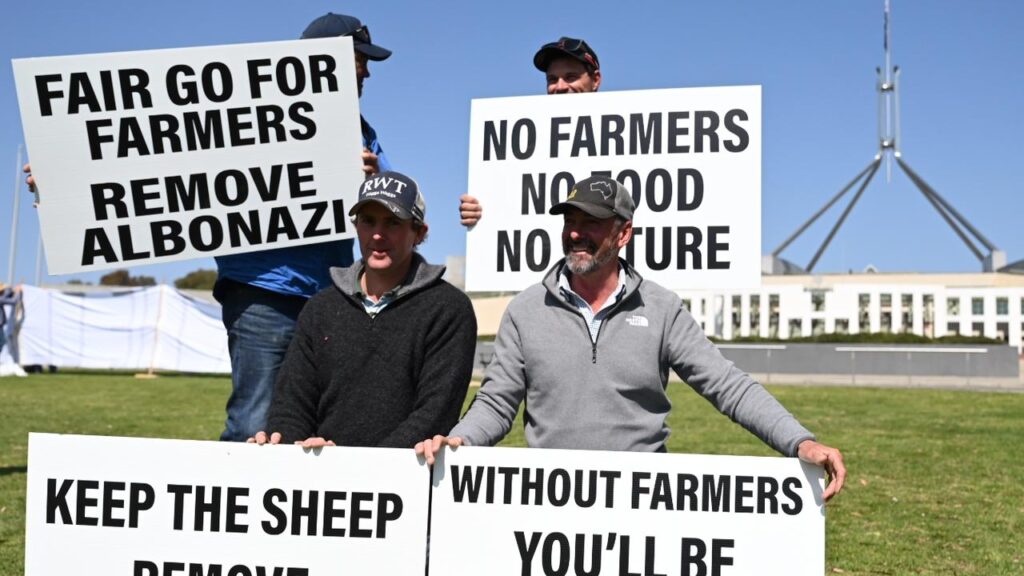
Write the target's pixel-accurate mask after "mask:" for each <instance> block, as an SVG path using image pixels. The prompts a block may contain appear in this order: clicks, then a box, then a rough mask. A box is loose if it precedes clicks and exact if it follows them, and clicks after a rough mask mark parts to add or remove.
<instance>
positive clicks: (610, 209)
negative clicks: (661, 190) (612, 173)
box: [548, 176, 636, 220]
mask: <svg viewBox="0 0 1024 576" xmlns="http://www.w3.org/2000/svg"><path fill="white" fill-rule="evenodd" d="M570 206H573V207H575V208H579V209H580V210H583V211H584V212H586V213H587V214H590V215H591V216H593V217H595V218H601V219H605V218H611V217H612V216H619V217H620V218H622V219H624V220H632V219H633V210H634V209H635V208H636V205H635V204H634V203H633V195H632V194H630V193H629V190H626V187H625V186H623V185H622V184H621V183H620V182H619V181H618V180H615V179H614V178H609V177H607V176H591V177H590V178H586V179H584V180H580V181H579V182H577V183H576V185H575V186H573V187H572V191H571V192H569V195H568V196H566V197H565V202H561V203H559V204H555V205H554V206H552V207H551V210H548V213H549V214H564V213H565V211H566V210H567V209H568V208H569V207H570Z"/></svg>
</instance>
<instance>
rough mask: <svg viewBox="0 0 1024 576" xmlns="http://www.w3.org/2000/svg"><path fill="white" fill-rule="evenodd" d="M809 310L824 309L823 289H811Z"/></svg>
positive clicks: (818, 310)
mask: <svg viewBox="0 0 1024 576" xmlns="http://www.w3.org/2000/svg"><path fill="white" fill-rule="evenodd" d="M811 310H813V311H815V312H824V311H825V291H824V290H811Z"/></svg>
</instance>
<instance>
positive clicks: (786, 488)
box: [782, 477, 804, 516]
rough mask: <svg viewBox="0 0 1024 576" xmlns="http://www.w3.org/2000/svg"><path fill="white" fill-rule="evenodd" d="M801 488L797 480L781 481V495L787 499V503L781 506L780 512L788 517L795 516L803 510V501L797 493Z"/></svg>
mask: <svg viewBox="0 0 1024 576" xmlns="http://www.w3.org/2000/svg"><path fill="white" fill-rule="evenodd" d="M802 486H803V484H801V483H800V479H799V478H793V477H789V478H786V479H785V480H783V481H782V493H783V494H785V495H786V496H787V497H788V498H789V502H788V503H783V504H782V511H783V512H785V513H786V514H789V515H790V516H796V515H797V514H799V513H800V511H801V510H803V509H804V501H803V499H801V498H800V494H798V493H797V489H799V488H801V487H802Z"/></svg>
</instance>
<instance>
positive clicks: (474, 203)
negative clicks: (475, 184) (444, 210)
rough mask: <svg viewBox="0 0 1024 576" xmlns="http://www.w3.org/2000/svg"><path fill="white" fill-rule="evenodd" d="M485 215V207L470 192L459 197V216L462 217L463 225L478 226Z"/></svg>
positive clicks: (468, 226)
mask: <svg viewBox="0 0 1024 576" xmlns="http://www.w3.org/2000/svg"><path fill="white" fill-rule="evenodd" d="M483 215H484V209H483V208H482V207H481V206H480V201H479V200H477V199H476V198H475V197H473V196H470V195H469V194H463V195H462V196H460V197H459V216H460V217H461V218H462V225H463V226H465V227H467V228H470V227H473V226H476V223H477V222H479V221H480V218H481V217H482V216H483Z"/></svg>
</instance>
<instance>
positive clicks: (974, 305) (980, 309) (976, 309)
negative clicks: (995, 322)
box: [971, 298, 985, 316]
mask: <svg viewBox="0 0 1024 576" xmlns="http://www.w3.org/2000/svg"><path fill="white" fill-rule="evenodd" d="M984 313H985V300H984V299H983V298H971V314H974V315H975V316H981V315H982V314H984Z"/></svg>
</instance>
